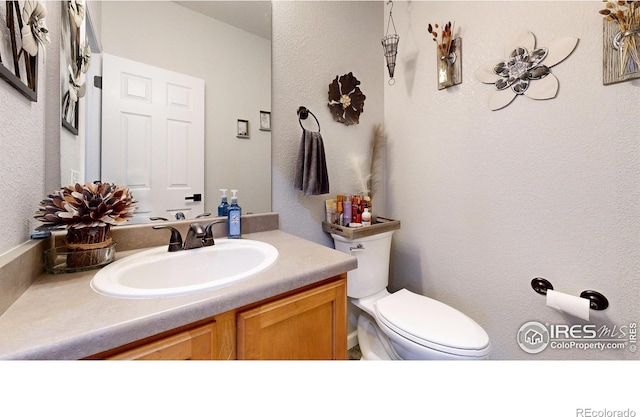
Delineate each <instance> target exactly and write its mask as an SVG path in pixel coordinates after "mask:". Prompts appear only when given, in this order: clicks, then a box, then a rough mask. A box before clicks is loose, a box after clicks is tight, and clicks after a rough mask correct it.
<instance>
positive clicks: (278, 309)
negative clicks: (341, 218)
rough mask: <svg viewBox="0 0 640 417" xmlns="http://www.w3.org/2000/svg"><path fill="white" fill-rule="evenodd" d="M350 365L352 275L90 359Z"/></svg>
mask: <svg viewBox="0 0 640 417" xmlns="http://www.w3.org/2000/svg"><path fill="white" fill-rule="evenodd" d="M236 358H237V359H346V358H347V280H346V274H343V275H340V276H338V277H334V278H331V279H329V280H326V281H323V282H321V283H319V284H317V285H314V286H310V287H307V288H303V289H300V290H297V291H292V292H290V293H287V294H283V295H280V296H277V297H273V298H270V299H268V300H264V301H261V302H258V303H255V304H252V305H250V306H246V307H244V308H240V309H236V310H232V311H228V312H226V313H223V314H219V315H216V316H214V317H211V318H209V319H206V320H201V321H199V322H197V323H192V324H189V325H186V326H183V327H181V328H179V329H174V330H171V331H168V332H164V333H162V334H159V335H155V336H152V337H149V338H146V339H143V340H140V341H137V342H134V343H130V344H128V345H126V346H121V347H119V348H116V349H112V350H110V351H108V352H103V353H100V354H97V355H93V356H91V357H89V358H87V359H123V360H132V359H152V360H162V359H168V360H187V359H236Z"/></svg>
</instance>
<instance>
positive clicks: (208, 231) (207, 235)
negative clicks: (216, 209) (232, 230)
mask: <svg viewBox="0 0 640 417" xmlns="http://www.w3.org/2000/svg"><path fill="white" fill-rule="evenodd" d="M224 222H226V220H224V219H220V220H215V221H213V222H211V223H209V224H208V225H207V226H206V227H205V228H204V239H202V246H213V245H215V244H216V243H215V242H214V241H213V225H214V224H217V223H224Z"/></svg>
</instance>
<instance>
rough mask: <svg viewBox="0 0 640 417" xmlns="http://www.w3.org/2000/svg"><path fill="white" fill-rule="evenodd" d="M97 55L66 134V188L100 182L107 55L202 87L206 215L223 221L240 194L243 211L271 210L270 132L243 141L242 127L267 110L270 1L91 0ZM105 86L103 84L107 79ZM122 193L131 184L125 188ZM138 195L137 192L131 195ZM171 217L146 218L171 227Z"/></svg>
mask: <svg viewBox="0 0 640 417" xmlns="http://www.w3.org/2000/svg"><path fill="white" fill-rule="evenodd" d="M86 25H87V27H86V30H87V37H88V38H89V41H90V44H91V49H92V57H91V68H90V70H89V72H88V73H87V74H86V79H85V82H86V96H85V97H84V105H82V104H81V105H80V108H81V111H80V115H79V128H78V130H79V132H78V135H72V134H70V133H69V132H68V131H67V130H66V129H61V133H60V154H61V161H60V182H61V184H62V185H67V184H71V183H73V182H76V180H77V179H79V180H80V181H94V180H101V181H106V182H114V181H112V180H111V179H109V178H104V177H102V166H101V165H102V164H103V161H102V158H103V157H104V156H103V153H102V151H101V148H102V147H103V146H105V143H101V137H102V134H101V132H102V130H104V129H110V128H117V126H113V125H104V124H102V121H103V118H102V113H101V112H102V111H103V109H101V106H102V103H103V102H104V100H105V99H104V96H105V95H107V94H112V93H113V92H109V91H107V89H106V87H105V88H100V84H101V79H100V77H101V76H102V73H101V69H102V59H101V58H102V55H101V54H104V55H107V54H108V55H115V56H118V57H121V58H124V59H127V60H132V61H136V62H139V63H143V64H146V65H151V66H155V67H159V68H163V69H166V70H168V71H175V72H178V73H181V74H185V75H188V76H192V77H196V78H199V79H202V80H203V81H204V85H205V87H204V96H205V100H204V102H205V104H204V107H205V121H204V125H205V126H204V136H205V145H204V189H203V190H202V192H201V194H202V201H204V208H202V206H199V208H197V209H194V210H191V211H190V212H187V213H185V215H186V218H187V219H189V218H195V217H196V216H198V215H200V214H202V213H211V214H212V216H216V215H217V206H218V204H219V203H220V194H221V193H220V191H219V190H220V189H229V190H230V189H237V190H238V200H239V204H240V206H241V207H242V209H243V213H261V212H268V211H271V132H270V131H268V130H259V129H255V130H254V131H252V132H251V137H250V139H249V140H247V139H238V138H237V120H238V119H243V120H248V121H249V124H250V126H260V116H261V112H265V111H270V110H271V3H270V2H269V1H127V2H120V1H117V2H113V1H92V0H89V1H87V18H86ZM102 81H103V82H102V85H103V86H104V85H105V84H107V83H106V80H102ZM125 185H126V184H125ZM130 188H131V189H132V192H133V194H134V197H135V196H136V190H135V187H130ZM173 214H174V213H173V212H165V213H149V214H148V215H145V216H144V218H139V219H137V220H136V222H141V221H144V220H147V221H148V218H149V217H157V216H159V217H165V218H168V219H169V220H173V218H174V217H173Z"/></svg>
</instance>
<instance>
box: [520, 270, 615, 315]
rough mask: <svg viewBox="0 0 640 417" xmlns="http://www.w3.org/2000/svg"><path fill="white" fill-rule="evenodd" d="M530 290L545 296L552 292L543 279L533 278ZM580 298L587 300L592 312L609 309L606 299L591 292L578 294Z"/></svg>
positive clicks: (595, 292)
mask: <svg viewBox="0 0 640 417" xmlns="http://www.w3.org/2000/svg"><path fill="white" fill-rule="evenodd" d="M531 288H533V290H534V291H535V292H537V293H538V294H542V295H545V296H546V295H547V290H553V285H551V283H550V282H549V281H547V280H546V279H544V278H540V277H538V278H534V279H533V280H531ZM580 298H586V299H587V300H589V307H590V308H591V309H592V310H606V309H607V307H609V300H607V297H605V296H604V295H602V294H600V293H599V292H597V291H593V290H584V291H582V292H581V293H580Z"/></svg>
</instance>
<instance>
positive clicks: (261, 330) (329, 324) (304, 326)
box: [237, 277, 347, 359]
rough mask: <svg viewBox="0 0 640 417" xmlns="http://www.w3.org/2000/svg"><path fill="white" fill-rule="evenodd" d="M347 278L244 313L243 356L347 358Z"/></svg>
mask: <svg viewBox="0 0 640 417" xmlns="http://www.w3.org/2000/svg"><path fill="white" fill-rule="evenodd" d="M346 288H347V286H346V279H345V278H344V277H342V278H341V279H339V280H337V281H333V282H330V283H328V284H324V285H321V286H318V287H314V288H311V289H309V290H306V291H303V292H300V293H297V294H294V295H291V296H288V297H285V298H282V299H279V300H276V301H273V302H269V303H266V304H262V305H260V306H258V307H255V308H252V309H250V310H246V311H243V312H241V313H239V314H238V318H237V320H238V321H237V323H238V334H237V337H238V339H237V340H238V345H237V355H238V356H237V357H238V359H346V358H347V313H346V311H347V295H346V294H347V289H346Z"/></svg>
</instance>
